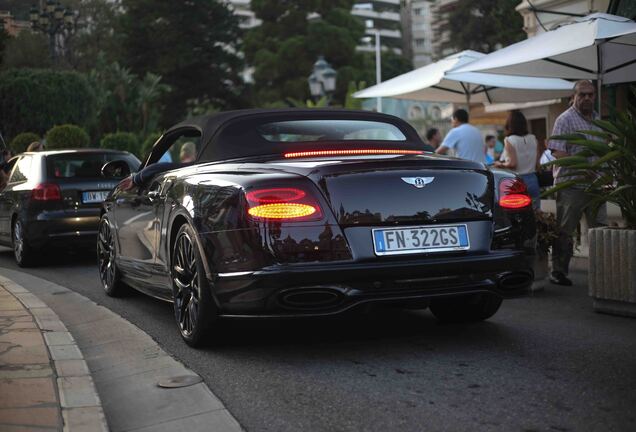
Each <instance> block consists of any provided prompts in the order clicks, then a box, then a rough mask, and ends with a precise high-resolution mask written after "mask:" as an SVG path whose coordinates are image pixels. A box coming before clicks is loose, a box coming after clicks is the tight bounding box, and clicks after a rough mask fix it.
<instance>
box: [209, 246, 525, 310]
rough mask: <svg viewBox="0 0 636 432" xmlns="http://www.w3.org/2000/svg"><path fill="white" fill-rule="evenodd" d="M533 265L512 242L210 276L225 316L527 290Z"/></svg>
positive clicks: (514, 294)
mask: <svg viewBox="0 0 636 432" xmlns="http://www.w3.org/2000/svg"><path fill="white" fill-rule="evenodd" d="M533 277H534V273H533V271H532V268H531V266H530V265H529V260H528V257H527V256H526V255H525V254H524V253H522V252H520V251H513V250H500V251H491V252H488V253H483V254H479V255H455V256H444V257H441V256H438V257H424V258H419V259H411V260H404V259H399V260H395V259H394V260H386V261H373V262H357V263H351V262H340V263H332V264H303V265H277V266H271V267H268V268H263V269H260V270H258V271H253V272H237V273H220V274H218V275H217V276H216V278H215V279H214V280H213V281H210V282H211V284H212V286H214V292H215V294H216V299H217V302H218V303H219V306H220V308H221V312H222V314H223V315H224V316H258V317H265V316H272V317H289V316H308V315H309V316H319V315H333V314H337V313H341V312H344V311H346V310H348V309H351V308H353V307H356V306H359V305H362V304H368V303H396V304H402V305H404V306H407V307H408V306H409V304H413V303H415V302H417V301H418V300H426V299H431V298H435V297H439V296H455V295H463V294H470V293H479V292H489V293H493V294H496V295H498V296H501V297H504V298H510V297H517V296H521V295H524V294H526V293H527V292H528V290H529V288H530V286H531V284H532V280H533Z"/></svg>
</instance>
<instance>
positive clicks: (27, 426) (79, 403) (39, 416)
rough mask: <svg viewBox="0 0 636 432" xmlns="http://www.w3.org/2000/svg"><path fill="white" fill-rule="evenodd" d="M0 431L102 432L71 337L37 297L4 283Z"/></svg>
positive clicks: (93, 394) (0, 292) (100, 415)
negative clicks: (54, 431) (59, 431)
mask: <svg viewBox="0 0 636 432" xmlns="http://www.w3.org/2000/svg"><path fill="white" fill-rule="evenodd" d="M0 430H2V431H4V432H11V431H27V430H28V431H46V430H49V431H50V430H64V431H71V432H72V431H80V430H81V431H106V430H108V428H107V426H106V420H105V418H104V413H103V411H102V408H101V402H100V399H99V397H98V395H97V392H96V390H95V387H94V385H93V381H92V379H91V377H90V374H89V371H88V367H87V366H86V363H85V362H84V359H83V356H82V353H81V352H80V350H79V349H78V347H77V345H76V344H75V341H74V340H73V337H72V336H71V334H70V333H69V332H68V331H67V330H66V327H65V326H64V324H63V323H62V322H61V321H60V320H59V319H58V317H57V315H56V314H55V313H54V312H53V311H52V310H51V309H49V308H48V307H47V306H46V305H45V304H44V303H42V302H41V301H40V300H39V299H38V298H37V297H35V296H34V295H33V294H31V293H29V292H28V291H27V290H25V289H24V288H22V287H20V286H19V285H15V284H7V283H0Z"/></svg>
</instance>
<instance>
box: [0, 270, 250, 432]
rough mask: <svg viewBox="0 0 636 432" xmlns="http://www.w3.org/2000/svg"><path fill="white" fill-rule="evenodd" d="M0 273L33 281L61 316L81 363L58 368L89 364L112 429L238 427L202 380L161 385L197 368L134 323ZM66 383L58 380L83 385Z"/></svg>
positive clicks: (230, 431) (42, 283)
mask: <svg viewBox="0 0 636 432" xmlns="http://www.w3.org/2000/svg"><path fill="white" fill-rule="evenodd" d="M2 272H3V275H2V276H0V283H3V281H4V280H7V281H8V282H11V280H8V279H6V278H11V279H13V280H15V281H19V283H20V284H22V285H24V286H28V287H30V290H31V291H32V292H33V293H34V294H36V295H37V296H38V298H39V299H40V300H41V301H43V302H44V303H46V304H47V305H48V306H49V307H50V308H51V309H52V310H53V311H54V312H55V313H56V314H57V315H58V316H59V317H60V319H62V320H63V321H64V324H65V327H64V328H62V329H59V330H57V331H59V332H64V331H67V330H66V328H68V331H70V333H71V335H72V336H73V339H74V340H75V342H76V345H77V347H78V348H80V349H81V351H82V353H83V355H84V359H85V363H84V364H82V363H77V361H76V360H74V359H72V358H69V359H66V360H59V362H60V364H59V367H60V368H61V370H65V371H67V372H68V375H69V376H73V375H77V376H83V375H84V374H85V371H86V370H89V371H90V375H91V377H92V381H93V383H94V385H95V387H96V388H97V390H98V393H99V396H100V399H101V403H102V407H103V413H104V415H105V418H106V421H107V425H108V427H109V428H110V430H111V431H113V432H132V431H135V432H145V431H148V432H151V431H152V432H162V431H166V432H172V431H176V430H188V431H191V432H198V431H202V432H204V431H205V432H208V431H214V432H241V431H243V428H242V427H241V425H240V424H239V422H238V421H237V420H236V419H235V418H234V417H233V416H232V414H231V413H230V412H229V411H228V409H227V408H226V407H225V405H224V404H223V402H222V401H221V400H220V399H219V398H218V397H216V395H215V394H214V393H213V392H212V391H211V389H210V388H209V387H208V386H207V384H206V383H205V382H199V383H197V384H193V385H189V386H187V387H181V388H170V389H166V388H161V387H159V386H158V385H157V384H158V383H159V381H161V380H163V379H166V378H168V379H170V378H175V377H185V376H192V375H196V373H195V372H194V371H192V370H191V369H189V368H188V367H187V366H185V365H184V364H183V363H181V362H180V361H179V360H177V359H176V358H174V357H172V356H171V355H170V354H169V353H167V352H166V351H164V350H163V349H162V348H161V346H160V345H159V344H158V343H157V341H156V340H154V339H153V338H152V337H151V336H150V335H148V334H147V333H146V332H144V331H143V330H141V329H140V328H139V327H137V326H135V325H134V324H132V323H131V322H129V321H127V320H126V319H124V318H122V317H121V316H119V315H118V314H117V313H115V312H113V311H111V310H110V309H108V308H106V307H104V306H101V305H99V304H97V303H95V302H94V301H93V300H90V299H88V298H87V297H84V296H82V295H81V294H78V293H76V292H75V291H72V290H70V289H68V288H65V287H63V286H61V285H58V284H55V283H53V282H50V281H48V280H46V279H42V278H39V277H37V276H34V275H31V274H29V273H25V272H21V271H18V270H13V269H7V268H2ZM16 285H17V284H16ZM25 292H26V290H25ZM62 294H64V295H62ZM38 319H41V321H42V322H43V323H44V324H45V325H46V326H47V327H48V328H54V327H59V325H58V324H56V323H55V321H54V320H51V319H50V316H46V315H42V316H41V318H38ZM53 331H55V329H53ZM64 338H65V336H63V335H55V336H52V340H53V339H56V341H57V342H60V343H63V342H65V339H64ZM56 341H54V342H56ZM66 341H68V340H66ZM70 351H72V350H68V349H62V350H56V355H59V356H60V358H62V357H64V358H66V356H67V355H68V356H71V357H72V353H70ZM61 362H63V363H61ZM56 366H58V365H57V364H56ZM67 381H68V382H65V383H63V384H69V383H71V384H77V385H82V384H84V383H81V382H73V381H74V380H70V379H69V380H67ZM61 385H62V384H61ZM73 410H74V413H75V414H76V415H77V416H86V417H88V416H90V415H92V414H91V413H90V410H91V407H87V408H79V407H78V408H73Z"/></svg>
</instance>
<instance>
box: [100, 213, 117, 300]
mask: <svg viewBox="0 0 636 432" xmlns="http://www.w3.org/2000/svg"><path fill="white" fill-rule="evenodd" d="M97 262H98V266H99V277H100V279H101V280H102V284H103V286H104V288H105V289H108V288H110V287H112V286H113V283H114V281H115V241H114V237H113V234H112V232H111V229H110V225H108V222H106V221H103V222H102V223H101V225H100V226H99V231H98V234H97Z"/></svg>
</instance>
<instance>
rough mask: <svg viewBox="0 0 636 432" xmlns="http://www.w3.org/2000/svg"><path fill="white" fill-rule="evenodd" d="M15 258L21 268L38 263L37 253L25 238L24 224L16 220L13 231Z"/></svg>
mask: <svg viewBox="0 0 636 432" xmlns="http://www.w3.org/2000/svg"><path fill="white" fill-rule="evenodd" d="M11 233H12V235H11V237H12V241H13V256H14V257H15V261H16V263H17V264H18V265H19V266H20V267H30V266H32V265H34V264H35V263H36V257H35V251H34V250H33V249H32V248H31V246H30V245H29V243H28V242H27V240H26V239H25V238H24V224H23V223H22V221H20V219H16V220H15V222H14V223H13V228H12V230H11Z"/></svg>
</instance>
